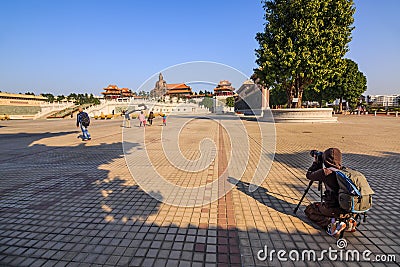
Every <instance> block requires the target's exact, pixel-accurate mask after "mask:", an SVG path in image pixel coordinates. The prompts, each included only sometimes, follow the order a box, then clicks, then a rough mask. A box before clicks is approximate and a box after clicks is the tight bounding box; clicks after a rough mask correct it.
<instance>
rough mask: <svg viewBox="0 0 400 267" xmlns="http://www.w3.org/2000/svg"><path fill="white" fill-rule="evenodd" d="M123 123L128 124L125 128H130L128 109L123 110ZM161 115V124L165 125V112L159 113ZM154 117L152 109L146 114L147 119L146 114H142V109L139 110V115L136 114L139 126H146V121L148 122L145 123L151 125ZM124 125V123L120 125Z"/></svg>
mask: <svg viewBox="0 0 400 267" xmlns="http://www.w3.org/2000/svg"><path fill="white" fill-rule="evenodd" d="M124 114H125V115H124V123H125V124H126V125H128V127H127V128H130V127H131V126H130V119H131V116H130V113H129V112H128V111H125V113H124ZM160 116H161V117H162V122H163V124H162V125H163V126H167V115H166V114H161V115H160ZM155 118H156V116H155V115H154V112H153V111H150V113H149V115H148V116H147V120H146V115H145V114H144V112H143V111H141V112H140V114H139V116H138V120H139V127H142V126H143V127H146V124H147V123H146V122H148V124H147V125H149V126H152V125H153V120H154V119H155ZM122 126H124V125H122Z"/></svg>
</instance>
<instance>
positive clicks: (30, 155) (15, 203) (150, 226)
mask: <svg viewBox="0 0 400 267" xmlns="http://www.w3.org/2000/svg"><path fill="white" fill-rule="evenodd" d="M221 118H222V117H221ZM179 119H182V118H168V125H167V126H166V127H174V124H175V123H177V122H178V121H179ZM183 119H184V118H183ZM132 122H133V125H132V126H133V127H132V128H122V127H121V123H122V120H119V119H115V120H93V121H92V125H91V126H90V127H89V129H90V133H91V135H92V140H91V141H88V142H82V141H81V140H80V139H78V138H77V137H78V135H79V134H80V132H79V131H78V130H77V128H75V121H74V120H70V119H65V120H47V121H43V120H37V121H4V122H3V121H2V122H0V151H1V153H0V265H1V266H280V265H282V266H343V265H344V266H398V263H399V262H400V255H399V251H400V238H399V233H400V224H399V219H400V198H399V194H400V193H399V192H400V179H399V169H400V139H399V138H398V133H399V132H400V118H395V117H373V116H357V115H352V116H340V117H339V118H338V123H333V124H318V123H315V124H312V123H299V124H276V153H275V159H274V162H273V164H272V167H271V170H270V172H269V175H268V177H267V178H266V179H265V180H264V181H263V182H262V184H261V186H260V187H258V188H257V189H256V190H255V191H254V192H249V190H248V187H249V185H250V183H251V179H252V177H253V174H254V172H255V169H256V166H257V163H258V159H259V156H260V154H261V153H263V152H262V151H263V149H262V148H261V145H260V144H261V142H260V140H259V139H260V135H259V132H258V129H259V128H258V127H257V123H256V122H255V121H253V120H243V123H244V125H245V127H246V129H247V130H248V134H249V135H248V137H247V139H248V140H249V143H250V147H251V150H250V153H249V160H248V164H247V166H246V170H245V173H244V174H243V177H240V181H239V178H238V177H233V175H232V174H230V173H228V172H227V171H226V167H227V165H228V162H230V161H231V160H232V156H233V155H234V153H231V152H232V151H231V150H232V147H233V144H232V142H235V140H233V141H232V140H230V139H229V133H228V132H227V131H226V130H224V128H223V127H221V126H220V124H219V123H218V119H216V120H209V119H204V118H198V119H192V120H190V122H188V123H187V124H186V125H185V128H183V130H182V131H181V133H180V136H179V141H178V142H179V147H180V149H181V151H182V154H183V155H184V156H185V157H186V158H188V159H191V160H196V159H198V158H201V157H202V155H201V153H199V143H200V142H201V140H203V139H204V138H208V140H210V142H212V143H213V144H214V145H215V151H211V152H210V154H209V155H208V156H207V157H214V160H212V161H211V163H210V164H209V165H208V167H207V168H206V169H204V170H201V171H198V172H188V171H184V170H182V169H180V168H176V167H174V166H172V165H171V164H170V162H169V160H168V159H167V158H166V157H165V156H164V154H163V147H162V142H161V140H162V139H161V138H160V133H161V129H162V128H163V127H162V126H161V119H160V118H157V119H156V120H155V121H154V125H153V126H151V127H147V128H146V130H144V129H143V128H139V127H137V126H138V125H137V121H136V120H133V121H132ZM265 123H267V122H265ZM122 131H123V133H124V138H123V135H122ZM144 131H145V132H144ZM143 134H145V135H144V141H143V142H141V141H140V137H143ZM124 141H125V143H124ZM333 146H335V147H338V148H340V149H341V150H342V152H343V163H344V165H345V166H349V167H352V168H354V169H357V170H359V171H361V172H363V173H364V174H365V175H366V177H367V178H368V180H369V182H370V185H371V187H372V189H373V190H374V191H375V195H374V203H373V208H372V210H371V211H370V212H368V218H367V222H366V223H365V224H363V225H361V226H360V227H359V229H358V231H357V232H355V233H346V234H345V236H344V238H345V240H346V241H347V247H346V248H345V249H344V250H343V251H342V252H341V253H342V254H345V252H346V251H349V250H357V251H359V252H360V257H361V255H362V253H363V251H366V250H369V251H371V254H370V255H369V258H370V259H371V262H368V261H365V260H363V259H360V261H359V262H357V261H346V259H345V257H344V256H343V257H342V258H341V256H340V255H339V254H340V253H338V255H337V256H338V257H337V259H336V260H335V261H332V260H330V259H329V258H328V256H327V255H325V257H322V258H321V259H320V260H318V261H310V260H301V259H300V260H299V261H293V260H291V259H288V255H289V254H290V255H291V256H293V255H296V253H294V252H293V253H291V251H297V252H298V253H300V255H301V253H302V252H303V251H305V250H313V251H315V252H316V255H317V257H319V256H320V255H321V252H322V251H323V250H328V249H329V248H332V249H335V250H338V247H337V244H336V240H335V239H334V238H332V237H330V236H328V235H327V234H326V233H325V232H324V231H323V230H321V229H319V228H318V226H316V225H315V224H313V223H312V222H311V221H310V220H308V219H307V217H306V216H305V214H304V208H305V207H306V205H308V204H309V203H310V202H312V201H316V200H318V199H319V192H318V190H317V187H316V185H314V186H313V188H312V190H311V191H310V192H309V194H308V195H307V196H306V199H305V200H304V202H303V203H302V206H301V207H300V210H299V211H298V213H297V215H294V214H293V209H294V207H295V206H296V205H297V203H298V201H299V200H300V198H301V196H302V195H303V192H304V189H305V188H306V187H307V185H308V181H307V179H306V178H305V172H306V170H307V168H308V167H309V166H310V165H311V163H312V158H311V157H310V155H309V151H310V150H311V149H318V150H324V149H326V148H328V147H333ZM143 149H145V150H146V153H147V155H148V158H149V160H150V161H151V163H152V165H151V166H148V168H149V171H150V169H155V170H156V172H157V173H158V174H160V175H161V176H163V177H165V179H166V180H167V181H168V182H170V183H172V184H176V185H179V186H183V187H187V188H190V187H194V186H202V185H207V184H209V183H212V182H213V181H216V180H217V179H218V177H222V178H223V179H225V181H228V183H221V184H220V185H219V187H224V186H226V185H227V184H231V185H232V186H233V189H232V190H230V191H229V192H228V193H227V194H226V195H224V196H222V197H221V198H219V199H217V200H215V201H212V196H213V192H214V191H213V190H217V191H218V190H223V189H224V188H208V190H210V191H209V192H208V191H205V192H204V193H202V194H198V195H196V196H195V197H194V199H193V201H196V200H199V199H200V198H201V200H202V201H204V203H206V204H205V205H202V206H196V207H185V206H176V205H170V204H166V203H165V202H163V199H167V196H163V195H162V193H160V192H149V193H151V194H152V195H157V194H158V198H157V199H155V198H153V197H151V196H150V195H149V194H148V193H146V192H145V190H144V188H142V187H141V186H140V185H138V182H137V180H135V179H134V178H135V175H136V176H138V175H139V173H135V172H133V171H132V169H131V171H132V173H131V172H130V169H129V168H128V167H127V163H128V164H133V163H135V164H138V165H140V164H141V163H142V161H143V157H135V156H136V155H140V153H141V150H143ZM124 151H125V153H127V155H129V156H127V157H125V154H124ZM135 153H137V154H135ZM207 157H206V158H207ZM142 167H147V166H145V165H143V166H142ZM136 178H140V177H136ZM237 178H238V179H237ZM206 188H207V187H206ZM179 197H180V195H179V194H177V195H176V197H175V199H176V198H179ZM189 200H190V199H189ZM196 203H197V202H196ZM265 248H267V250H268V255H270V252H271V251H272V250H275V254H272V258H269V257H267V258H266V259H265V260H263V259H261V260H260V259H259V257H258V256H257V255H261V256H263V255H264V252H262V253H259V252H260V250H264V249H265ZM279 250H283V251H285V252H286V255H285V257H286V258H287V259H288V260H287V261H284V260H279V259H278V255H277V252H278V251H279ZM392 255H393V256H394V257H395V258H396V261H397V262H393V261H392V262H384V263H377V262H376V261H374V260H377V259H379V258H378V257H381V259H384V258H385V257H386V258H388V257H391V256H392ZM377 256H378V257H377ZM382 256H383V257H382ZM392 259H393V258H392Z"/></svg>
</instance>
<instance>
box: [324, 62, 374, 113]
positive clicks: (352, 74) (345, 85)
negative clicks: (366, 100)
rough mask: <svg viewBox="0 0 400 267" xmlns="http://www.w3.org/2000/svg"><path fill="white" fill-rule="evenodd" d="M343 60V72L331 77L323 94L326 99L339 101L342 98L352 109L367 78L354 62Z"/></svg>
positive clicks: (362, 91) (365, 86)
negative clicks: (329, 84)
mask: <svg viewBox="0 0 400 267" xmlns="http://www.w3.org/2000/svg"><path fill="white" fill-rule="evenodd" d="M344 62H345V68H344V71H343V73H341V74H340V75H335V76H334V77H333V78H332V83H331V84H332V85H331V86H329V87H327V88H326V89H325V95H326V98H328V100H332V99H340V103H342V101H343V99H344V100H346V101H347V102H348V103H349V105H350V107H351V108H352V109H354V108H355V107H356V106H357V104H358V102H359V99H360V97H361V95H362V94H363V93H364V92H365V91H366V90H367V78H366V77H365V75H364V74H363V73H362V72H361V71H360V70H359V69H358V64H357V63H356V62H354V61H353V60H351V59H347V58H346V59H344ZM339 110H340V111H342V105H339Z"/></svg>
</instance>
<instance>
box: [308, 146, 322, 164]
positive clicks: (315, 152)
mask: <svg viewBox="0 0 400 267" xmlns="http://www.w3.org/2000/svg"><path fill="white" fill-rule="evenodd" d="M323 154H324V153H323V152H321V151H318V150H315V149H313V150H311V151H310V155H311V157H316V158H317V163H318V164H322V162H323V159H322V155H323Z"/></svg>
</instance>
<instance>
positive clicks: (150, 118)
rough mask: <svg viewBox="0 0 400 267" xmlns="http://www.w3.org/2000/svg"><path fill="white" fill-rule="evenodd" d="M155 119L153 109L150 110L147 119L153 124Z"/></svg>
mask: <svg viewBox="0 0 400 267" xmlns="http://www.w3.org/2000/svg"><path fill="white" fill-rule="evenodd" d="M153 119H154V113H153V111H150V114H149V117H148V118H147V121H148V122H149V124H150V125H153Z"/></svg>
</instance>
